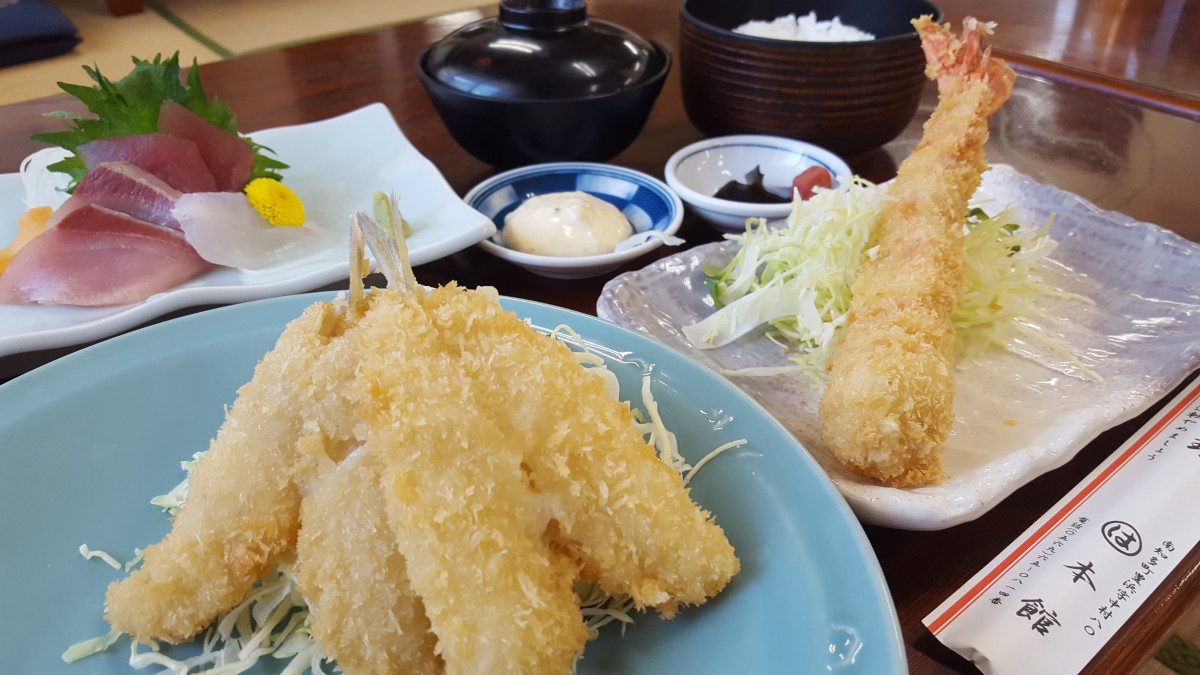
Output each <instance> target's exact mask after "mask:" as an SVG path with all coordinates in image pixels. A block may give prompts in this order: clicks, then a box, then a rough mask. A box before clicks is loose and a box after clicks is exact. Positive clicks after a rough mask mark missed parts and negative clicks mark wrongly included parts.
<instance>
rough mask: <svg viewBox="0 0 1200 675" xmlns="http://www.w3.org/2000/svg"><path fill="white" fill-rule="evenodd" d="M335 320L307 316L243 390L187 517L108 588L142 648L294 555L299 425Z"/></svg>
mask: <svg viewBox="0 0 1200 675" xmlns="http://www.w3.org/2000/svg"><path fill="white" fill-rule="evenodd" d="M333 323H336V317H335V316H334V313H333V312H332V310H331V309H330V308H329V307H327V306H314V307H311V308H309V309H308V310H307V311H306V312H305V313H304V314H303V315H302V316H301V317H299V318H298V319H296V320H295V321H293V322H292V323H291V324H290V325H289V326H288V327H287V329H286V330H284V332H283V334H282V335H281V336H280V338H279V341H278V342H277V344H276V345H275V348H274V349H273V350H272V351H271V352H270V353H268V354H267V355H266V356H265V357H263V359H262V361H261V362H260V363H259V364H258V366H257V368H256V369H255V374H254V378H253V379H252V380H250V382H248V383H247V384H245V385H243V386H242V387H241V389H240V390H239V391H238V397H237V400H236V401H235V402H234V404H233V407H232V408H231V409H230V410H229V412H228V414H227V416H226V418H225V422H224V424H223V425H222V426H221V429H220V431H219V432H218V433H217V437H216V438H215V439H213V441H212V443H211V444H210V446H209V450H208V452H206V453H205V454H204V455H203V456H202V457H201V458H200V461H199V462H198V465H197V467H196V469H195V471H193V472H192V475H191V478H190V480H189V485H188V495H187V499H186V500H185V503H184V507H183V509H182V510H181V511H180V512H179V514H178V515H177V516H176V517H175V522H174V524H173V526H172V529H171V532H169V533H168V534H167V535H166V536H165V537H164V538H163V540H162V541H161V542H159V543H157V544H154V545H152V546H149V547H147V548H146V550H145V551H144V554H143V555H144V562H143V564H142V566H141V568H139V569H138V570H136V571H134V572H133V574H131V575H130V576H129V577H128V578H126V579H124V580H122V581H120V582H114V583H113V584H112V585H110V586H109V588H108V592H107V594H106V598H105V602H106V606H107V610H106V615H105V618H107V619H108V621H109V622H110V623H111V624H112V625H113V627H114V628H116V629H117V630H121V631H124V632H126V633H129V634H130V635H132V636H134V637H135V638H137V639H138V640H141V641H143V642H145V641H149V640H151V639H159V640H165V641H167V642H182V641H185V640H187V639H189V638H191V637H192V636H193V635H195V634H196V633H197V632H199V631H200V630H201V629H202V628H204V627H205V626H206V625H208V623H209V622H211V621H212V620H213V618H214V617H216V616H217V614H219V613H220V612H223V611H226V610H228V609H230V608H232V607H234V606H235V605H237V604H238V603H239V602H241V600H242V598H243V597H244V596H245V595H246V592H247V591H249V590H250V588H251V587H252V586H253V585H254V583H255V582H257V581H258V580H259V579H261V578H262V577H263V575H265V574H266V573H267V572H268V571H270V570H271V568H272V567H273V565H274V563H275V561H276V559H277V558H278V556H279V555H280V554H281V553H284V552H286V551H290V550H292V548H293V547H294V546H295V543H296V530H297V527H298V526H299V510H300V495H299V493H298V492H297V490H296V486H295V484H294V483H293V481H292V473H291V467H292V464H293V462H294V456H295V444H296V441H297V439H298V438H299V436H300V433H301V427H302V425H303V420H302V418H301V417H300V416H299V415H297V414H296V411H297V410H301V409H303V407H304V406H305V405H307V404H308V403H309V402H311V401H312V398H313V396H314V394H315V392H313V391H312V389H311V387H306V386H304V382H305V380H307V372H308V370H309V369H310V368H311V366H312V364H313V363H314V362H315V361H316V359H317V358H318V356H319V355H320V354H321V353H322V351H323V349H324V347H325V346H326V345H327V344H328V342H329V337H328V335H329V333H330V329H331V324H333Z"/></svg>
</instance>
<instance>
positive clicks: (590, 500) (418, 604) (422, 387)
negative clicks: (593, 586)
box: [107, 285, 739, 674]
mask: <svg viewBox="0 0 1200 675" xmlns="http://www.w3.org/2000/svg"><path fill="white" fill-rule="evenodd" d="M351 298H352V299H351V300H349V301H347V300H338V301H335V302H334V303H317V304H316V305H314V306H313V307H311V308H309V309H308V310H306V312H305V313H304V315H303V316H301V317H300V318H299V319H297V320H296V321H294V322H292V323H291V324H290V325H289V326H288V328H287V329H286V330H285V331H284V333H283V335H281V337H280V339H279V342H278V344H277V345H276V348H275V349H274V350H273V351H272V352H270V353H269V354H268V355H267V356H266V357H264V358H263V360H262V361H261V362H260V364H259V366H258V368H257V369H256V371H255V375H254V378H253V379H252V380H251V382H250V383H248V384H247V385H245V386H244V387H243V388H242V389H241V390H240V391H239V396H238V400H237V401H236V402H235V404H234V405H233V407H232V408H231V409H230V411H229V413H228V416H227V418H226V421H225V423H224V425H223V426H222V428H221V430H220V431H219V432H218V434H217V437H216V438H215V439H214V441H213V443H212V445H211V447H210V449H209V451H208V453H206V454H205V455H204V456H203V457H202V459H201V460H200V462H199V465H198V467H197V469H196V470H195V471H194V472H193V474H192V478H191V486H190V489H189V494H188V497H187V499H186V501H185V504H184V507H183V509H182V510H181V512H180V514H179V516H178V517H177V519H176V521H175V524H174V528H173V529H172V531H171V532H170V533H169V534H168V535H167V536H166V537H165V538H164V539H163V541H162V542H160V543H159V544H156V545H155V546H152V547H150V548H149V549H147V551H146V562H145V565H144V566H143V568H142V569H140V570H138V571H137V572H135V573H134V574H133V575H131V576H130V577H129V578H128V579H126V580H125V581H123V582H121V583H119V584H114V585H113V586H112V587H110V589H109V592H108V614H107V616H108V618H109V620H110V621H111V622H112V623H113V625H114V627H116V628H118V629H120V630H123V631H125V632H129V633H132V634H133V635H135V637H137V638H138V639H139V640H148V639H151V638H157V639H166V640H169V641H179V640H183V639H186V638H188V637H190V636H192V635H194V634H195V633H196V632H197V631H198V630H199V629H200V628H202V627H203V626H204V625H205V624H207V623H208V622H210V621H211V620H212V619H213V618H215V616H216V615H217V614H218V613H219V612H221V611H224V610H226V609H229V608H231V607H233V606H234V605H235V604H237V602H239V601H240V600H241V599H242V597H243V596H244V594H245V593H246V592H247V590H249V588H250V587H251V586H252V585H253V583H254V582H255V581H257V580H258V579H259V578H260V577H262V576H263V575H264V574H265V573H266V572H268V571H270V569H271V567H272V564H273V563H274V562H275V560H276V559H277V558H278V556H279V555H280V554H282V553H284V552H287V551H291V550H293V549H294V550H295V551H296V554H297V569H298V577H299V581H300V585H301V589H302V593H303V594H304V596H305V599H306V600H307V601H308V602H309V605H310V608H311V610H312V625H313V631H314V635H315V636H317V637H318V639H319V640H320V642H321V644H322V647H323V648H324V650H325V651H326V653H327V654H328V655H330V656H333V657H335V658H337V659H338V661H339V664H340V665H341V666H342V668H343V670H344V671H345V672H347V673H351V674H353V673H398V672H416V673H437V672H442V671H443V664H444V670H445V672H449V673H479V674H484V673H489V674H490V673H507V672H511V673H569V672H571V671H572V670H573V666H574V661H575V659H576V658H578V656H579V655H580V653H581V652H582V649H583V645H584V643H585V642H586V640H587V638H588V633H587V630H586V628H585V626H584V623H583V620H582V616H581V613H580V609H579V599H578V597H577V596H576V595H575V593H574V590H573V588H574V584H575V582H576V580H578V579H581V578H583V579H588V580H596V581H598V582H599V583H600V585H601V587H602V588H604V589H605V590H607V591H609V592H610V593H613V594H628V595H629V596H631V597H632V598H633V600H634V601H635V603H636V604H637V606H638V607H641V608H646V607H655V608H657V609H658V611H659V612H660V613H661V614H663V615H664V616H668V617H669V616H671V615H673V614H674V613H675V612H676V610H677V609H678V606H679V605H681V604H699V603H702V602H704V601H705V600H706V599H707V598H709V597H711V596H712V595H715V594H716V593H717V592H718V591H720V590H721V589H722V588H723V587H724V586H725V585H726V584H727V583H728V582H729V580H730V579H731V578H732V576H733V575H734V574H736V573H737V571H738V569H739V563H738V560H737V557H736V556H735V555H734V552H733V548H732V546H730V544H729V542H728V540H727V539H726V538H725V535H724V533H723V532H722V531H721V529H720V528H719V527H718V526H717V525H716V524H715V523H714V522H713V520H712V517H711V516H710V515H709V514H708V513H706V512H704V511H703V510H702V509H700V508H699V507H698V506H697V505H696V504H694V503H693V502H692V501H691V499H690V497H689V495H688V491H687V490H686V489H685V488H684V486H683V484H682V479H681V478H680V476H679V475H678V473H676V472H675V471H674V470H672V469H671V468H669V467H668V466H667V465H666V464H664V463H663V462H662V461H660V460H659V459H658V457H657V456H656V454H655V451H654V449H653V448H651V447H650V446H649V445H647V444H646V442H645V441H644V440H643V439H642V438H641V436H640V434H638V433H637V432H636V431H635V430H634V429H633V427H632V413H631V412H630V410H629V408H628V406H627V405H624V404H620V403H618V402H616V401H614V400H613V399H612V398H611V396H610V395H609V394H608V393H607V391H606V390H605V388H604V386H603V384H602V383H601V380H600V379H599V378H597V377H595V376H594V375H592V374H590V373H587V372H586V371H585V370H584V369H583V368H582V367H581V366H580V365H579V363H578V362H577V361H576V360H575V359H574V357H572V356H571V354H570V351H569V350H568V349H567V348H566V347H564V346H562V345H560V344H558V343H557V342H555V341H554V340H552V339H551V338H549V337H546V336H544V335H540V334H538V333H537V332H536V331H534V330H533V329H532V328H530V327H529V326H528V325H527V324H525V323H524V322H523V321H521V320H520V319H518V318H517V317H516V316H515V315H513V314H512V313H511V312H508V311H506V310H504V309H503V308H502V307H501V306H500V305H499V302H498V299H497V297H496V296H495V294H494V292H484V291H467V290H464V289H461V288H458V287H457V286H454V285H451V286H449V287H445V288H441V289H437V290H434V291H431V292H428V293H426V292H425V291H424V290H423V289H414V288H412V287H406V288H403V289H398V290H387V291H382V290H381V291H376V292H374V293H371V294H369V295H367V296H365V297H364V296H362V295H361V294H351Z"/></svg>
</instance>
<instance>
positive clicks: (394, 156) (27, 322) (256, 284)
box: [0, 103, 495, 356]
mask: <svg viewBox="0 0 1200 675" xmlns="http://www.w3.org/2000/svg"><path fill="white" fill-rule="evenodd" d="M249 136H250V137H251V138H253V139H254V140H255V142H257V143H261V144H262V145H265V146H267V147H269V148H271V150H273V151H274V153H275V155H276V156H277V157H278V158H279V159H280V160H282V161H283V162H286V163H287V164H288V165H289V168H288V169H285V170H284V171H283V172H282V173H283V180H284V182H285V183H286V184H287V185H288V186H289V187H291V188H292V190H293V191H295V192H296V194H298V195H299V196H300V198H301V199H302V200H303V201H304V206H305V212H306V213H307V215H308V219H309V220H311V221H314V222H316V223H319V224H320V225H321V226H323V227H325V228H330V229H334V230H335V231H338V232H343V233H344V234H343V235H341V236H339V237H338V242H339V243H338V244H337V245H336V246H333V247H331V248H330V249H328V250H327V251H325V252H324V253H323V254H319V255H316V256H310V257H307V258H304V259H303V260H301V261H296V262H291V263H282V264H280V265H278V266H275V267H272V268H270V269H266V270H260V271H257V272H244V271H239V270H236V269H232V268H228V267H217V268H214V269H213V270H211V271H209V272H206V273H205V274H202V275H200V276H199V277H196V278H195V279H192V280H191V281H189V282H187V283H185V284H182V285H180V286H177V287H175V288H173V289H171V290H169V291H167V292H165V293H159V294H157V295H154V296H151V297H149V298H147V299H146V300H143V301H142V302H138V303H133V304H130V305H120V306H116V307H67V306H50V305H45V306H43V305H0V356H5V355H7V354H14V353H18V352H27V351H33V350H38V349H49V348H53V347H64V346H67V345H73V344H79V343H83V342H88V341H91V340H96V339H99V338H104V337H108V336H110V335H115V334H116V333H119V332H121V331H124V330H128V329H130V328H133V327H135V326H137V325H139V324H141V323H143V322H145V321H148V320H150V319H153V318H155V317H158V316H162V315H164V314H167V313H168V312H172V311H175V310H177V309H181V308H184V307H192V306H197V305H210V304H225V303H233V302H244V301H246V300H256V299H259V298H267V297H273V296H278V295H288V294H291V293H299V292H303V291H308V290H312V289H314V288H319V287H321V286H324V285H326V284H330V283H333V282H335V281H338V280H340V279H345V278H347V277H348V275H349V256H350V254H349V250H348V248H347V247H348V241H349V234H348V232H349V230H348V227H349V223H350V215H351V214H352V213H353V212H354V211H355V210H357V209H360V208H367V207H369V206H370V203H371V195H372V194H374V192H375V191H376V190H381V191H383V192H388V191H395V192H396V193H397V194H398V195H399V197H400V210H401V212H402V213H403V214H404V217H405V219H406V220H408V221H409V223H410V224H411V225H412V227H413V235H412V236H411V237H409V238H408V247H409V256H410V259H411V261H412V264H414V265H420V264H422V263H427V262H430V261H433V260H437V259H438V258H441V257H444V256H447V255H449V254H451V253H454V252H455V251H459V250H462V249H464V248H466V247H468V246H471V245H472V244H475V243H477V242H478V241H480V240H481V239H484V238H486V237H489V236H491V235H492V233H493V232H494V231H495V225H494V224H493V223H492V221H491V220H489V219H487V218H486V217H484V216H483V215H482V214H481V213H479V212H478V211H476V210H474V209H472V208H470V207H468V206H467V205H466V204H465V203H464V202H463V201H462V199H460V198H459V197H458V195H457V194H456V193H455V192H454V190H453V189H452V188H451V187H450V185H449V183H447V182H446V179H445V178H444V177H443V176H442V175H441V173H440V172H439V171H438V170H437V167H435V166H434V165H433V163H432V162H430V161H429V160H428V159H426V158H425V157H424V156H422V155H421V153H419V152H417V150H416V148H414V147H413V146H412V144H411V143H409V142H408V139H407V138H405V137H404V134H403V133H401V131H400V127H399V126H397V125H396V120H395V119H394V118H393V117H392V114H391V112H390V111H388V109H387V106H385V105H383V104H382V103H373V104H371V105H368V106H366V107H363V108H360V109H358V110H355V111H353V112H350V113H347V114H345V115H341V116H338V117H334V118H330V119H327V120H322V121H320V122H313V123H310V124H298V125H294V126H288V127H278V128H274V129H264V130H262V131H257V132H254V133H252V134H249ZM31 206H40V205H39V204H26V203H25V189H24V186H23V185H22V183H21V178H20V176H19V175H18V174H4V175H0V243H4V244H7V243H8V242H9V241H11V240H12V239H13V237H15V236H16V233H17V218H18V216H20V215H21V213H22V212H23V211H24V210H25V209H26V208H29V207H31Z"/></svg>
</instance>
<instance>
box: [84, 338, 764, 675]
mask: <svg viewBox="0 0 1200 675" xmlns="http://www.w3.org/2000/svg"><path fill="white" fill-rule="evenodd" d="M562 333H566V334H569V335H570V336H571V337H572V338H573V342H574V343H575V344H576V345H578V347H579V348H578V349H573V350H572V354H573V355H574V356H575V359H576V360H577V361H578V362H579V363H580V364H581V365H583V366H584V367H585V368H587V370H588V372H590V373H593V374H595V375H596V376H597V377H600V378H601V379H602V380H604V383H605V387H606V390H607V392H608V393H609V395H611V396H612V397H613V398H614V399H616V400H620V384H619V382H618V381H617V376H616V374H614V373H613V372H612V371H611V370H609V369H608V366H607V365H606V364H605V361H604V357H602V356H600V355H599V354H596V353H595V352H592V351H591V350H589V349H588V347H587V343H586V342H584V341H583V340H582V339H581V338H580V337H579V334H578V333H576V332H575V331H574V330H572V329H571V328H570V326H566V325H561V326H558V327H556V328H555V329H554V330H553V331H551V332H550V337H552V338H554V339H556V340H563V337H562V336H561V335H560V334H562ZM641 397H642V405H643V406H644V407H645V408H646V411H647V414H648V417H649V419H648V421H644V420H645V416H639V417H641V419H639V420H635V422H634V428H635V429H637V430H638V431H640V432H641V433H642V434H644V435H645V436H646V439H647V442H648V443H650V444H651V445H652V446H654V448H655V450H657V452H658V454H659V458H660V459H662V461H663V462H665V463H667V464H668V465H669V466H671V468H673V469H675V470H676V471H678V472H679V473H680V474H681V475H682V476H683V482H684V485H686V484H687V483H688V482H689V481H690V480H691V478H692V476H693V475H694V474H695V472H696V471H697V470H698V469H699V468H700V467H702V466H703V465H705V464H707V463H708V462H709V461H710V460H712V459H713V458H714V457H716V456H717V455H719V454H720V453H722V452H724V451H725V450H728V449H730V448H734V447H737V446H740V445H742V444H744V443H745V442H746V441H745V440H737V441H733V442H730V443H726V444H725V445H722V446H720V447H718V448H716V449H714V450H712V451H711V452H709V453H708V454H707V455H705V456H704V458H703V459H701V460H700V461H699V462H697V463H696V465H695V466H694V467H693V466H691V465H689V464H688V463H687V462H686V461H685V460H684V458H683V456H682V455H681V454H679V446H678V442H677V441H676V438H675V434H674V433H672V432H671V431H670V430H668V429H667V428H666V426H665V425H664V424H663V421H662V417H661V416H660V415H659V414H658V404H657V403H656V402H655V400H654V396H653V394H652V393H651V391H650V376H649V375H644V376H643V377H642V388H641ZM636 412H640V411H635V413H636ZM204 452H205V451H201V452H197V453H195V454H194V455H192V459H190V460H187V461H184V462H181V463H180V465H181V466H182V467H183V469H184V471H186V472H187V476H185V477H184V479H183V480H182V481H181V482H180V483H179V484H178V485H176V486H175V487H173V488H172V489H171V490H170V491H169V492H167V493H166V494H163V495H159V496H157V497H154V498H153V499H151V500H150V503H151V504H153V505H155V506H158V507H160V508H162V509H163V511H165V512H166V513H168V514H169V515H172V516H174V515H175V514H177V513H178V512H179V508H180V507H182V506H183V501H184V499H185V498H186V497H187V486H188V479H189V478H190V477H191V473H192V471H193V470H195V468H196V464H197V463H198V461H199V459H200V457H201V455H203V454H204ZM79 552H80V553H81V554H82V555H84V556H85V557H89V558H90V557H101V558H103V559H104V560H105V561H106V562H108V563H109V564H110V565H112V566H113V567H114V568H117V569H121V567H122V566H121V564H120V563H119V562H117V561H116V559H114V558H113V557H112V556H110V555H108V554H107V553H104V552H102V551H92V550H90V549H88V548H87V546H86V545H83V546H80V549H79ZM141 560H142V551H141V550H140V549H136V550H135V556H134V559H133V560H131V561H130V562H128V563H126V564H125V565H124V569H125V571H126V572H128V571H129V570H130V569H131V568H132V567H135V566H136V565H137V564H140V563H141ZM295 562H296V559H295V555H294V554H290V555H287V556H285V557H284V558H283V559H282V560H280V562H279V563H278V564H277V565H276V567H275V570H274V571H273V572H271V574H269V575H267V577H266V578H265V579H263V580H262V581H261V582H259V583H258V584H257V585H256V586H255V587H254V588H253V589H251V591H250V592H249V593H248V594H247V595H246V598H245V599H244V600H242V602H241V604H239V605H238V606H237V607H234V608H233V609H231V610H229V611H228V612H226V613H224V614H222V615H220V616H218V617H217V619H216V621H214V622H213V624H212V625H211V626H209V628H208V630H207V631H206V633H205V635H204V638H203V641H202V645H201V652H200V653H199V654H197V655H196V656H193V657H191V658H187V659H182V660H180V659H174V658H171V657H169V656H167V655H165V654H163V653H161V652H160V651H159V647H158V645H157V644H151V645H147V646H148V647H149V649H150V651H138V646H139V645H138V642H137V641H132V642H131V644H130V652H129V654H130V655H129V665H130V666H132V667H133V668H136V669H142V668H146V667H149V666H158V667H160V668H161V670H159V671H157V673H158V675H163V674H165V673H172V674H174V675H189V674H190V673H201V672H202V673H204V675H233V674H235V673H241V672H244V671H246V670H249V669H250V668H252V667H254V666H255V664H257V663H258V660H259V659H260V658H262V657H263V656H268V655H269V656H272V657H273V658H276V659H290V661H289V662H288V664H287V666H286V667H285V668H284V670H283V671H282V675H300V674H301V673H304V672H308V671H311V672H312V673H313V675H324V674H325V670H324V669H323V668H322V665H321V664H322V663H323V662H324V661H325V660H326V659H325V654H324V653H323V652H322V651H321V647H320V645H319V644H318V643H317V641H316V639H315V638H314V637H313V635H312V630H311V624H310V620H309V609H308V605H307V603H306V602H305V600H304V597H303V596H302V595H301V594H300V591H299V589H298V585H297V582H296V579H295V576H294V574H293V569H294V567H295ZM575 592H576V594H577V595H578V596H579V604H580V612H581V613H582V615H583V617H584V625H585V626H586V627H587V629H588V635H589V636H590V637H591V638H595V637H596V636H597V635H598V634H599V633H598V630H599V629H600V628H601V627H602V626H605V625H607V624H609V623H612V622H613V621H617V622H620V624H621V629H622V631H624V628H625V626H627V625H629V624H631V623H633V617H632V616H631V615H630V612H631V611H633V609H634V602H633V600H632V599H631V598H629V597H628V596H625V595H616V596H613V595H609V594H608V593H606V592H605V591H604V589H602V588H601V587H600V585H599V584H598V583H596V582H578V583H576V585H575ZM124 635H125V634H124V633H122V632H120V631H117V630H114V631H112V632H110V633H108V634H107V635H103V636H100V637H96V638H91V639H88V640H83V641H81V642H77V643H75V644H73V645H71V646H70V647H69V648H68V649H67V651H66V652H64V653H63V655H62V658H63V660H64V661H68V662H70V661H77V660H79V659H82V658H84V657H86V656H90V655H92V654H98V653H100V652H103V651H107V650H108V648H110V647H111V646H112V645H114V644H115V643H116V642H117V641H118V639H120V638H121V637H123V636H124Z"/></svg>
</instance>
